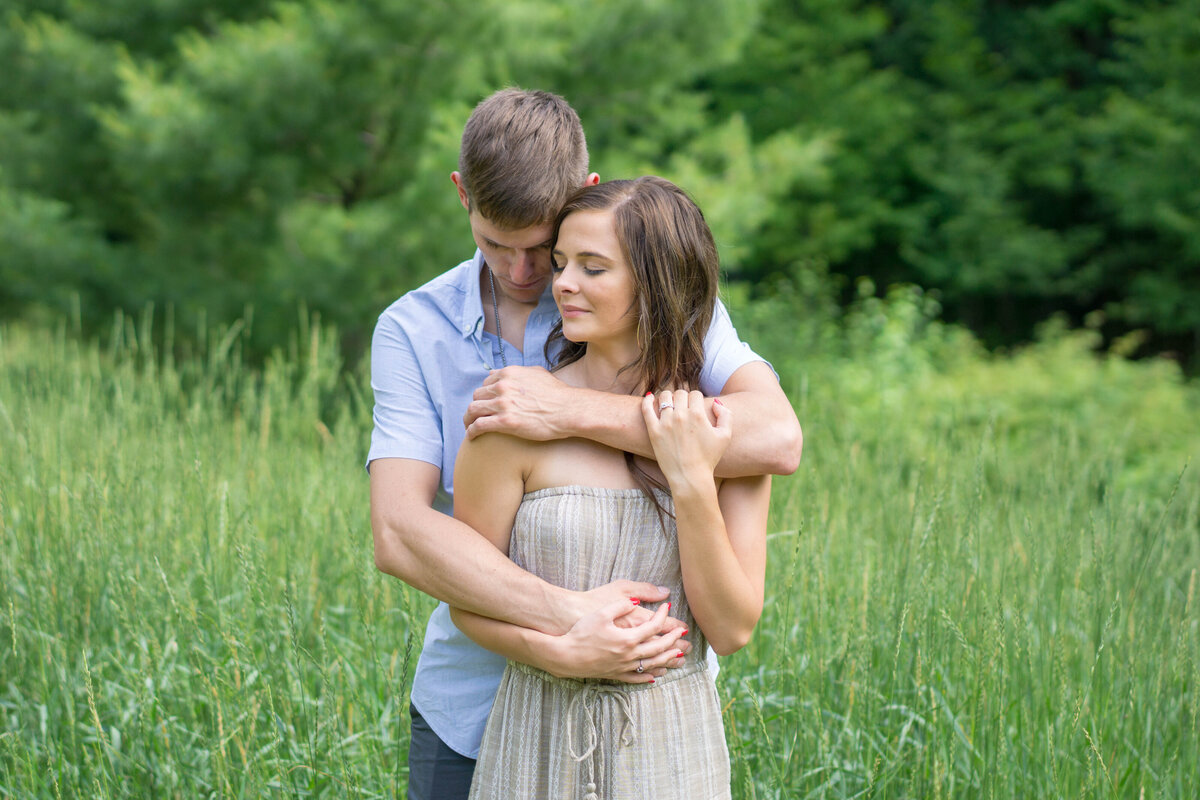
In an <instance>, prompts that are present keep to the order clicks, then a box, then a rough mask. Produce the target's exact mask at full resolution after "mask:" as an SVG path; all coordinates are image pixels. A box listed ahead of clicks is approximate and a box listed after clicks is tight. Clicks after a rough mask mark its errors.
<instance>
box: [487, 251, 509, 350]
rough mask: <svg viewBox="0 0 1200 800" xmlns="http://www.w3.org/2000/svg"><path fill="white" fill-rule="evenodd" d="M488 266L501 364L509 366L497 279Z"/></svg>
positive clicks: (489, 286)
mask: <svg viewBox="0 0 1200 800" xmlns="http://www.w3.org/2000/svg"><path fill="white" fill-rule="evenodd" d="M485 266H487V271H488V288H489V289H491V290H492V316H493V317H494V318H495V320H496V339H497V340H498V341H499V343H500V364H501V366H505V367H507V366H508V359H507V358H506V357H505V356H504V333H503V331H501V330H500V306H499V305H498V304H497V303H496V279H495V278H493V277H492V268H491V266H488V265H485Z"/></svg>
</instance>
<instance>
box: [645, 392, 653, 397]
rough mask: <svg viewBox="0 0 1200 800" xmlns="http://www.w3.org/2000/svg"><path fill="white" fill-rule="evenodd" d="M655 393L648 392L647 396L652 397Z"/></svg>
mask: <svg viewBox="0 0 1200 800" xmlns="http://www.w3.org/2000/svg"><path fill="white" fill-rule="evenodd" d="M653 394H654V392H646V397H650V396H651V395H653Z"/></svg>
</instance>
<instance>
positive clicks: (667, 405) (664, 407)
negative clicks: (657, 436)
mask: <svg viewBox="0 0 1200 800" xmlns="http://www.w3.org/2000/svg"><path fill="white" fill-rule="evenodd" d="M674 407H675V404H674V403H672V402H671V401H670V400H663V401H662V402H661V403H659V404H658V410H659V411H666V410H667V409H668V408H674Z"/></svg>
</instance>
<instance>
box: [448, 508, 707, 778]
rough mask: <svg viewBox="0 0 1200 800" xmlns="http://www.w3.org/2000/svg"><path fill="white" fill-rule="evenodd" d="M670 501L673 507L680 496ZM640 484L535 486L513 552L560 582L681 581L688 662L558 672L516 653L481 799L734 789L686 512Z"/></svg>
mask: <svg viewBox="0 0 1200 800" xmlns="http://www.w3.org/2000/svg"><path fill="white" fill-rule="evenodd" d="M659 498H660V500H661V501H662V502H663V503H664V505H665V506H666V507H667V508H671V505H670V503H671V499H670V496H669V495H667V494H665V493H663V494H660V495H659ZM666 522H667V526H668V527H667V530H666V531H664V530H663V528H662V526H661V524H660V523H659V518H658V514H657V513H656V511H655V507H654V504H653V503H652V502H651V501H650V499H649V498H648V497H646V496H645V495H644V494H643V493H642V492H641V490H638V489H599V488H593V487H586V486H558V487H553V488H549V489H541V490H538V491H534V492H530V493H528V494H526V495H525V497H524V499H523V500H522V502H521V506H520V508H519V509H518V511H517V518H516V521H515V522H514V524H513V533H512V540H511V544H510V547H509V551H510V555H511V557H512V559H513V561H515V562H516V563H517V564H519V565H520V566H522V567H524V568H525V569H526V570H528V571H530V572H532V573H533V574H535V575H539V576H541V577H542V578H544V579H546V580H547V581H548V582H550V583H553V584H556V585H558V586H563V587H566V588H568V589H579V590H587V589H592V588H595V587H597V586H601V585H603V584H605V583H608V582H609V581H612V580H615V579H617V578H630V579H634V580H643V581H648V582H651V583H655V584H658V585H660V586H667V587H670V589H671V598H670V599H671V614H672V616H675V617H677V618H679V619H682V620H683V621H684V622H685V623H686V624H687V626H688V629H689V631H690V633H689V634H688V639H689V640H691V642H692V644H693V647H692V650H691V652H690V653H688V655H687V656H686V658H685V665H684V666H682V667H679V668H675V669H671V670H668V672H667V676H666V677H664V678H659V679H657V680H656V682H655V683H653V684H637V685H631V684H625V683H618V682H614V681H604V680H571V679H562V678H555V677H553V676H552V675H549V674H547V673H545V672H542V671H540V670H537V669H534V668H533V667H529V666H526V665H524V664H518V663H515V662H509V665H508V668H507V670H505V673H504V678H503V679H502V680H501V682H500V689H499V692H498V693H497V695H496V702H495V704H494V705H493V706H492V712H491V716H489V717H488V723H487V730H486V731H485V732H484V735H483V745H482V747H481V748H480V751H479V760H478V762H477V764H476V767H475V778H474V782H473V783H472V785H471V798H472V800H485V799H486V798H495V799H496V800H500V799H501V798H503V800H515V799H517V798H539V800H541V799H542V798H578V800H626V799H627V800H652V799H653V798H664V797H687V798H701V799H706V798H728V797H729V796H730V792H729V752H728V750H727V749H726V747H725V734H724V728H723V726H722V724H721V709H720V705H719V703H718V701H717V691H716V687H715V685H714V684H713V679H712V675H711V673H710V672H709V670H708V668H707V665H706V659H705V654H706V651H707V649H708V647H707V645H706V644H705V641H704V638H703V635H702V634H701V633H700V630H699V628H697V627H696V624H695V620H693V619H692V615H691V612H690V610H689V609H688V605H687V598H686V597H685V596H684V594H683V578H682V576H681V574H680V567H679V547H678V541H677V539H676V536H675V526H674V521H673V520H671V519H670V518H669V517H668V518H666Z"/></svg>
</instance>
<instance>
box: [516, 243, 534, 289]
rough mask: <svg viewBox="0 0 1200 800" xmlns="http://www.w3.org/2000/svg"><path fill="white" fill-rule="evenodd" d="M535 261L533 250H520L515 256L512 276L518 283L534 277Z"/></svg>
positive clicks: (526, 281)
mask: <svg viewBox="0 0 1200 800" xmlns="http://www.w3.org/2000/svg"><path fill="white" fill-rule="evenodd" d="M534 268H535V262H534V259H533V251H532V250H518V251H517V252H516V255H515V256H514V257H513V264H512V278H513V280H514V281H516V282H517V283H528V282H529V281H530V280H532V279H533V273H534Z"/></svg>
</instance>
